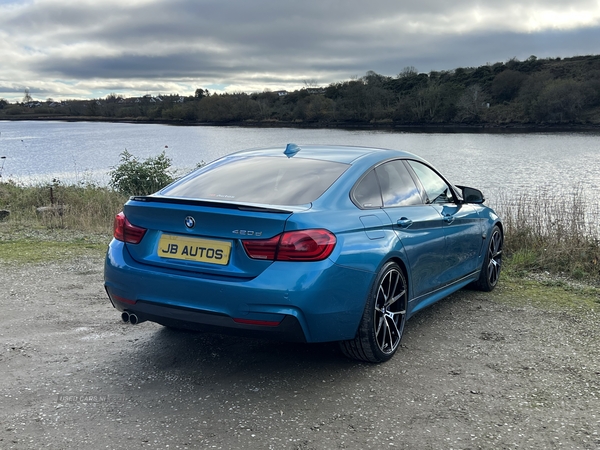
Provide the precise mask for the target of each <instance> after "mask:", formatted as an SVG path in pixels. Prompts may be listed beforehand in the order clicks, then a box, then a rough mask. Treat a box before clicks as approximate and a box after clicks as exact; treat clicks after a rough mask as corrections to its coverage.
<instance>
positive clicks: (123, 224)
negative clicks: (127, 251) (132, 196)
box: [113, 211, 146, 244]
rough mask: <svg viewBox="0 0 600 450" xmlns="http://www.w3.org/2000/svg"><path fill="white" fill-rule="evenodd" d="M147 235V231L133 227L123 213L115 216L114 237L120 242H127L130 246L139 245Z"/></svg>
mask: <svg viewBox="0 0 600 450" xmlns="http://www.w3.org/2000/svg"><path fill="white" fill-rule="evenodd" d="M144 234H146V229H145V228H142V227H136V226H135V225H132V224H131V223H130V222H129V220H127V217H125V214H124V213H123V211H121V212H120V213H119V214H117V215H116V216H115V222H114V227H113V236H114V237H115V239H117V240H118V241H123V242H127V243H129V244H139V243H140V241H141V240H142V238H143V237H144Z"/></svg>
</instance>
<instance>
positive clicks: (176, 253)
mask: <svg viewBox="0 0 600 450" xmlns="http://www.w3.org/2000/svg"><path fill="white" fill-rule="evenodd" d="M157 254H158V256H160V257H161V258H171V259H182V260H186V261H199V262H205V263H210V264H219V265H222V266H225V265H227V264H228V263H229V255H230V254H231V242H227V241H215V240H212V239H199V238H189V237H183V236H173V235H171V234H163V235H162V236H161V238H160V241H159V242H158V250H157Z"/></svg>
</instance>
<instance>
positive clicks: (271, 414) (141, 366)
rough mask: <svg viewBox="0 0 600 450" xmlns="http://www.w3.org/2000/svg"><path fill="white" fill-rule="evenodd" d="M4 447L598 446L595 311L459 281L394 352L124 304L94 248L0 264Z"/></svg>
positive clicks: (599, 357) (412, 324)
mask: <svg viewBox="0 0 600 450" xmlns="http://www.w3.org/2000/svg"><path fill="white" fill-rule="evenodd" d="M0 273H1V276H0V448H1V449H40V448H51V449H87V448H90V449H96V448H98V449H104V448H108V449H117V448H125V447H126V448H130V449H136V448H153V449H154V448H169V449H195V448H202V449H203V448H217V449H238V448H251V449H344V448H347V449H371V448H372V449H381V448H400V449H522V448H533V449H598V448H600V350H599V346H598V342H599V341H598V338H599V336H600V331H599V326H598V325H599V323H600V319H599V317H598V315H596V314H595V313H593V312H590V311H586V312H583V313H577V312H569V313H567V312H560V311H558V310H555V311H546V310H543V309H539V307H537V308H536V307H533V306H530V305H529V306H528V302H527V299H526V298H523V299H520V300H519V301H521V300H522V302H521V303H520V304H522V305H523V306H519V307H515V306H511V305H514V304H519V302H517V303H515V302H514V301H513V302H506V301H504V300H503V299H504V298H505V297H507V296H508V297H510V296H512V297H518V296H519V295H522V294H520V293H519V292H518V291H514V290H512V291H511V290H508V289H506V288H503V287H502V286H500V287H499V288H498V289H497V290H496V291H495V292H494V293H492V294H482V293H479V292H474V291H468V290H464V291H461V292H459V293H457V294H455V295H453V296H452V297H450V298H448V299H446V300H444V301H442V302H439V303H438V304H436V305H434V306H433V307H431V308H429V309H427V310H426V311H423V312H421V313H419V314H418V315H417V316H415V317H413V318H412V319H411V320H410V321H409V322H408V324H407V327H406V331H405V336H404V339H403V345H402V348H401V349H400V350H399V352H398V353H397V354H396V356H395V357H394V358H393V359H392V360H391V361H390V362H388V363H385V364H381V365H368V364H363V363H357V362H354V361H350V360H347V359H345V358H344V357H343V356H342V355H341V354H340V353H339V351H338V349H337V346H336V345H335V344H323V345H300V344H288V343H283V342H270V341H262V340H252V339H240V338H235V337H229V336H221V335H213V334H200V333H198V334H197V333H186V332H175V331H171V330H168V329H164V328H162V327H161V326H158V325H155V324H152V323H148V322H146V323H143V324H140V325H137V326H131V325H126V324H123V323H121V322H120V319H119V315H118V314H117V312H116V311H115V310H114V309H113V308H112V307H111V306H110V303H109V301H108V299H107V297H106V295H105V293H104V291H103V286H102V261H101V259H100V258H88V259H79V260H73V261H70V262H68V263H61V264H58V265H57V264H52V265H20V266H18V267H10V266H8V265H4V266H0Z"/></svg>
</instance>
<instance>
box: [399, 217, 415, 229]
mask: <svg viewBox="0 0 600 450" xmlns="http://www.w3.org/2000/svg"><path fill="white" fill-rule="evenodd" d="M396 223H397V224H398V226H399V227H400V228H408V227H410V226H411V225H412V223H413V221H412V220H410V219H407V218H406V217H402V218H400V219H398V222H396Z"/></svg>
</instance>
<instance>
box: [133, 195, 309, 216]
mask: <svg viewBox="0 0 600 450" xmlns="http://www.w3.org/2000/svg"><path fill="white" fill-rule="evenodd" d="M129 200H130V201H135V202H146V203H169V204H177V205H194V206H208V207H211V208H224V209H237V210H239V211H256V212H265V213H273V214H292V213H295V212H299V211H306V210H308V209H310V208H311V206H312V205H311V204H308V205H297V206H282V207H281V208H276V207H273V206H271V205H269V206H266V205H260V204H254V203H235V202H220V201H212V200H204V199H203V200H197V199H193V198H182V197H164V196H158V195H142V196H139V195H136V196H133V197H129Z"/></svg>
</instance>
